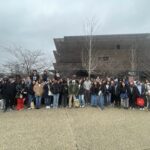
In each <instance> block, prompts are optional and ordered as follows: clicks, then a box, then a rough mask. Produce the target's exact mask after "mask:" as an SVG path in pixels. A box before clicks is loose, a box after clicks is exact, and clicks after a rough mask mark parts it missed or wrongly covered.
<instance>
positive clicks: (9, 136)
mask: <svg viewBox="0 0 150 150" xmlns="http://www.w3.org/2000/svg"><path fill="white" fill-rule="evenodd" d="M0 150H150V112H147V111H139V110H123V109H116V108H106V109H105V110H104V111H101V110H100V109H99V108H91V107H87V108H76V109H64V108H63V109H61V108H60V109H57V110H56V109H50V110H46V109H44V108H42V109H40V110H23V111H19V112H18V111H12V112H6V113H2V112H0Z"/></svg>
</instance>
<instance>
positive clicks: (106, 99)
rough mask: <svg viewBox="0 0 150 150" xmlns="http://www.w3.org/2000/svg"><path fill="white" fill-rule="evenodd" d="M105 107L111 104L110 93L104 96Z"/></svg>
mask: <svg viewBox="0 0 150 150" xmlns="http://www.w3.org/2000/svg"><path fill="white" fill-rule="evenodd" d="M104 101H105V105H106V106H107V105H110V103H111V93H108V94H106V95H105V96H104Z"/></svg>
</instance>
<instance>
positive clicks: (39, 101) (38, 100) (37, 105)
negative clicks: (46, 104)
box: [35, 96, 42, 108]
mask: <svg viewBox="0 0 150 150" xmlns="http://www.w3.org/2000/svg"><path fill="white" fill-rule="evenodd" d="M41 98H42V97H41V96H35V105H36V108H40V106H41Z"/></svg>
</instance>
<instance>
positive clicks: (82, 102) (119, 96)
mask: <svg viewBox="0 0 150 150" xmlns="http://www.w3.org/2000/svg"><path fill="white" fill-rule="evenodd" d="M0 97H1V98H0V99H3V100H4V105H5V107H4V111H7V110H8V108H9V109H16V110H22V109H24V107H27V108H28V109H32V108H34V106H35V108H36V109H40V108H41V106H42V105H43V104H44V105H45V107H46V109H50V108H55V109H56V108H58V107H68V108H72V107H81V108H84V107H86V106H87V105H91V106H92V107H99V108H101V110H103V109H104V108H105V107H109V106H112V107H118V108H125V109H128V108H130V109H135V108H139V109H140V110H145V108H147V110H150V82H149V81H148V80H146V81H145V82H141V81H139V80H136V81H134V80H128V79H118V78H110V77H107V78H99V77H97V78H95V79H89V78H88V77H86V78H77V77H72V78H66V79H65V78H61V77H60V76H59V75H57V74H56V75H55V76H54V77H53V78H50V77H49V75H48V73H47V71H46V70H45V71H44V72H43V74H42V75H41V76H40V75H39V74H38V72H37V71H36V70H33V72H32V74H31V75H30V76H28V77H26V78H15V79H14V78H3V79H1V80H0Z"/></svg>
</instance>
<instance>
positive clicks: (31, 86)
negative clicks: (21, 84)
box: [27, 83, 34, 95]
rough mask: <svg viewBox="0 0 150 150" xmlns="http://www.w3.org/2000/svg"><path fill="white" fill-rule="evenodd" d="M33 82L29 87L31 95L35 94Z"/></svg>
mask: <svg viewBox="0 0 150 150" xmlns="http://www.w3.org/2000/svg"><path fill="white" fill-rule="evenodd" d="M33 87H34V85H33V83H31V84H30V85H29V86H28V87H27V93H28V94H30V95H34V91H33Z"/></svg>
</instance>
